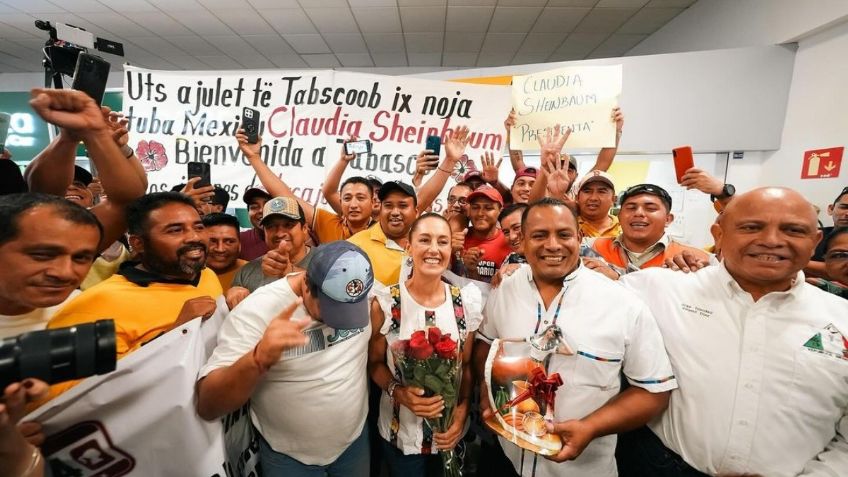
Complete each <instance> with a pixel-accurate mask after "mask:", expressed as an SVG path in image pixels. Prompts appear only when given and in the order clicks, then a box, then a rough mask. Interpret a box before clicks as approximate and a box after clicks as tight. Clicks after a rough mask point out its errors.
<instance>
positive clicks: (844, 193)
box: [833, 187, 848, 205]
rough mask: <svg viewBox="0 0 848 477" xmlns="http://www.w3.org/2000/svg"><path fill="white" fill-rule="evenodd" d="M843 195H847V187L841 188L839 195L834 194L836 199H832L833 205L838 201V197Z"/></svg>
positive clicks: (840, 197)
mask: <svg viewBox="0 0 848 477" xmlns="http://www.w3.org/2000/svg"><path fill="white" fill-rule="evenodd" d="M843 195H848V187H844V188H842V192H840V193H839V195H837V196H836V199H833V205H836V203H837V202H839V200H840V199H842V196H843Z"/></svg>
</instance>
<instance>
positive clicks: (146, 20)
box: [131, 12, 192, 36]
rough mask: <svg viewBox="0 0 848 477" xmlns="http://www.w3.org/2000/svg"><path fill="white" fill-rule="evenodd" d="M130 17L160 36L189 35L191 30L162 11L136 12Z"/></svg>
mask: <svg viewBox="0 0 848 477" xmlns="http://www.w3.org/2000/svg"><path fill="white" fill-rule="evenodd" d="M131 16H132V19H133V21H134V22H136V23H138V24H139V25H143V26H144V28H146V29H147V30H150V32H151V33H155V34H157V35H160V36H175V35H190V34H192V33H191V31H190V30H189V29H188V28H186V26H185V25H183V24H182V23H179V22H177V21H176V20H174V19H173V18H171V17H169V16H168V15H163V14H162V12H136V13H133V14H132V15H131Z"/></svg>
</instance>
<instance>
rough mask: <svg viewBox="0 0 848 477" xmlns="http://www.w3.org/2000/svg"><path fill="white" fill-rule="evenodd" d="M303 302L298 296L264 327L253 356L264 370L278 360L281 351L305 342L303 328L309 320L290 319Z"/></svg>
mask: <svg viewBox="0 0 848 477" xmlns="http://www.w3.org/2000/svg"><path fill="white" fill-rule="evenodd" d="M302 303H303V300H301V299H300V298H298V299H297V301H295V302H294V303H292V304H291V305H289V306H287V307H286V308H284V309H283V311H281V312H280V313H279V314H278V315H277V316H276V317H274V319H273V320H271V322H270V323H268V327H267V328H265V333H263V334H262V338H261V339H260V340H259V343H257V344H256V348H254V355H253V356H254V357H255V358H256V363H257V364H258V365H259V367H260V369H261V370H262V371H263V372H264V371H267V370H268V369H270V368H271V366H273V365H274V364H276V363H277V361H279V360H280V356H282V354H283V351H285V350H287V349H290V348H297V347H298V346H303V345H305V344H306V335H304V334H303V329H304V328H306V326H307V325H309V320H301V321H291V317H292V315H293V314H294V311H295V310H296V309H297V307H298V306H300V305H301V304H302Z"/></svg>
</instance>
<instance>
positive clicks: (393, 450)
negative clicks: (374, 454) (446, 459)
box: [380, 438, 442, 477]
mask: <svg viewBox="0 0 848 477" xmlns="http://www.w3.org/2000/svg"><path fill="white" fill-rule="evenodd" d="M380 442H381V444H382V446H383V459H385V461H386V465H387V466H388V467H389V475H391V477H427V476H429V475H441V474H440V473H439V472H440V470H441V464H442V457H441V456H440V455H439V454H410V455H404V453H403V452H402V451H401V450H400V449H398V448H397V447H395V446H393V445H392V444H390V443H389V442H388V441H387V440H385V439H383V438H381V439H380ZM428 469H429V472H428ZM434 470H435V471H436V473H434V472H433V471H434Z"/></svg>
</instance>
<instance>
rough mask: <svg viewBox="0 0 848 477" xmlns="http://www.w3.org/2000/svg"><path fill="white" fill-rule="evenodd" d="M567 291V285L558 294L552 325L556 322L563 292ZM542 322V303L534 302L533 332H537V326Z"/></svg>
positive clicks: (563, 295) (563, 296)
mask: <svg viewBox="0 0 848 477" xmlns="http://www.w3.org/2000/svg"><path fill="white" fill-rule="evenodd" d="M566 292H568V286H566V287H565V289H564V290H563V291H562V293H561V294H560V296H559V302H557V307H556V310H554V319H553V321H552V323H551V324H552V325H555V324H556V322H557V318H559V310H560V308H562V300H563V299H564V298H565V294H566ZM541 324H542V304H541V303H539V302H537V303H536V330H535V331H533V333H534V334H536V333H538V332H539V326H540V325H541Z"/></svg>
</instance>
